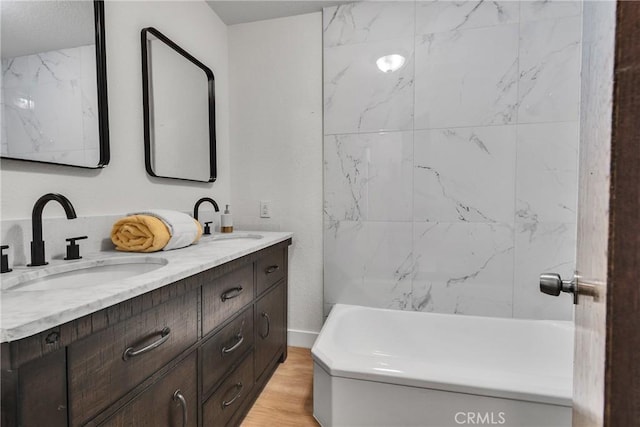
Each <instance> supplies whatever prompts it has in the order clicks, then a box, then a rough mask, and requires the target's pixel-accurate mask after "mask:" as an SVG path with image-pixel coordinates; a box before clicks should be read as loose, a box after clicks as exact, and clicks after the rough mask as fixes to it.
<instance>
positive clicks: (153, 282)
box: [0, 231, 293, 342]
mask: <svg viewBox="0 0 640 427" xmlns="http://www.w3.org/2000/svg"><path fill="white" fill-rule="evenodd" d="M243 234H244V235H246V234H249V233H243V232H234V233H233V235H243ZM251 234H258V235H261V236H263V237H262V238H260V239H230V240H216V239H224V237H228V236H227V235H220V234H216V235H215V236H213V237H210V236H205V237H203V238H202V239H201V240H200V241H199V242H198V243H196V244H194V245H191V246H189V247H187V248H182V249H176V250H172V251H166V252H165V251H160V252H154V253H149V254H138V253H128V252H118V251H115V250H113V251H105V252H98V253H93V254H88V255H83V259H82V260H79V261H63V260H49V265H47V266H43V267H14V271H13V272H11V273H6V274H3V275H2V278H1V279H2V286H1V287H2V289H3V290H2V291H1V292H0V297H1V301H0V304H1V307H2V312H1V314H0V318H1V324H0V342H10V341H15V340H19V339H22V338H26V337H29V336H31V335H34V334H37V333H39V332H42V331H45V330H47V329H50V328H52V327H55V326H57V325H61V324H63V323H66V322H69V321H71V320H74V319H78V318H80V317H82V316H85V315H87V314H91V313H94V312H96V311H98V310H101V309H103V308H106V307H109V306H112V305H114V304H117V303H120V302H122V301H126V300H128V299H131V298H133V297H136V296H138V295H142V294H144V293H147V292H149V291H152V290H154V289H158V288H161V287H163V286H165V285H168V284H170V283H173V282H175V281H177V280H180V279H184V278H185V277H189V276H192V275H194V274H197V273H200V272H202V271H205V270H208V269H210V268H213V267H216V266H218V265H221V264H224V263H226V262H229V261H232V260H234V259H237V258H240V257H242V256H244V255H248V254H250V253H253V252H256V251H259V250H260V249H264V248H266V247H268V246H271V245H274V244H276V243H279V242H282V241H285V240H287V239H289V238H291V237H292V236H293V234H292V233H288V232H266V231H265V232H263V231H259V232H251ZM229 236H230V235H229ZM114 258H129V259H133V258H138V259H140V261H141V262H144V261H149V258H160V259H159V260H155V261H157V262H160V263H164V262H165V261H164V260H166V265H163V266H162V267H160V268H158V269H156V270H153V271H150V272H147V273H143V274H140V275H136V276H132V277H128V278H126V279H122V280H116V281H112V282H108V283H103V284H99V285H94V286H86V287H79V288H75V289H54V290H31V291H28V290H23V291H21V290H19V288H18V289H16V290H11V289H8V290H4V289H5V288H8V287H10V286H11V284H12V282H15V281H16V280H17V277H18V276H20V275H22V274H29V275H30V276H31V275H43V274H47V273H51V272H57V271H58V270H60V269H61V268H66V266H67V265H71V264H72V263H80V262H87V261H91V260H103V259H104V260H107V259H110V260H112V261H113V259H114ZM151 261H154V260H151ZM61 266H62V267H61ZM36 271H37V273H34V272H36ZM14 278H15V279H14Z"/></svg>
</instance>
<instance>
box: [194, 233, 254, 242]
mask: <svg viewBox="0 0 640 427" xmlns="http://www.w3.org/2000/svg"><path fill="white" fill-rule="evenodd" d="M263 237H264V236H262V235H261V234H254V233H229V234H216V235H214V236H213V237H208V238H206V241H207V242H228V241H234V240H236V241H237V240H258V239H262V238H263Z"/></svg>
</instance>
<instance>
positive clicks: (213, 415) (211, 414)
mask: <svg viewBox="0 0 640 427" xmlns="http://www.w3.org/2000/svg"><path fill="white" fill-rule="evenodd" d="M252 388H253V352H251V353H249V354H248V355H247V357H245V359H244V360H243V361H242V363H241V364H240V366H238V367H237V368H236V370H235V371H233V373H231V375H229V377H228V378H227V379H226V380H225V381H224V382H223V383H222V385H221V386H220V387H218V390H216V392H215V393H213V395H211V397H210V398H209V399H208V400H207V401H206V402H205V403H204V405H203V406H202V421H203V422H202V425H203V426H216V427H222V426H225V425H226V424H227V422H229V420H230V419H231V417H232V416H233V414H234V413H235V412H236V410H238V408H240V407H241V406H242V403H243V402H244V401H245V399H246V398H247V397H248V396H249V395H250V394H251V389H252Z"/></svg>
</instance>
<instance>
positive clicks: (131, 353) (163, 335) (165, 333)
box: [122, 327, 171, 360]
mask: <svg viewBox="0 0 640 427" xmlns="http://www.w3.org/2000/svg"><path fill="white" fill-rule="evenodd" d="M170 333H171V329H169V328H168V327H166V328H164V329H163V330H161V331H160V339H159V340H157V341H154V342H152V343H151V344H149V345H148V346H146V347H142V348H141V349H140V350H136V349H134V348H133V347H128V348H127V349H126V350H125V351H124V353H122V359H123V360H129V359H130V358H131V357H135V356H140V355H141V354H143V353H146V352H148V351H151V350H153V349H154V348H158V347H160V346H161V345H162V344H164V343H165V342H166V341H167V340H168V339H169V334H170Z"/></svg>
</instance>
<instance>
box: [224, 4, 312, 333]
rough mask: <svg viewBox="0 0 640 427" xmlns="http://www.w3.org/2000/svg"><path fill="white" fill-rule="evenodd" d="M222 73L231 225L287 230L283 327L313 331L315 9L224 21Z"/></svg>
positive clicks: (244, 227)
mask: <svg viewBox="0 0 640 427" xmlns="http://www.w3.org/2000/svg"><path fill="white" fill-rule="evenodd" d="M229 74H230V93H231V97H230V110H231V141H232V143H231V170H232V172H231V177H232V186H231V189H232V194H233V212H234V217H235V224H236V227H238V228H243V229H274V230H288V231H292V232H294V233H295V235H294V239H293V245H292V246H291V248H290V257H289V261H290V264H289V328H290V330H301V331H312V332H317V331H319V330H320V328H321V326H322V16H321V14H320V13H312V14H307V15H300V16H294V17H289V18H282V19H274V20H268V21H260V22H254V23H249V24H239V25H234V26H230V27H229ZM260 200H270V201H271V202H272V208H273V212H272V217H271V218H270V219H260V218H259V202H260ZM299 335H300V334H298V336H299ZM302 335H303V336H304V334H302ZM290 336H292V335H291V334H290ZM307 336H309V335H308V334H307ZM292 338H293V341H292V343H291V344H293V345H302V344H304V343H301V342H299V341H296V334H294V335H293V337H292Z"/></svg>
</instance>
